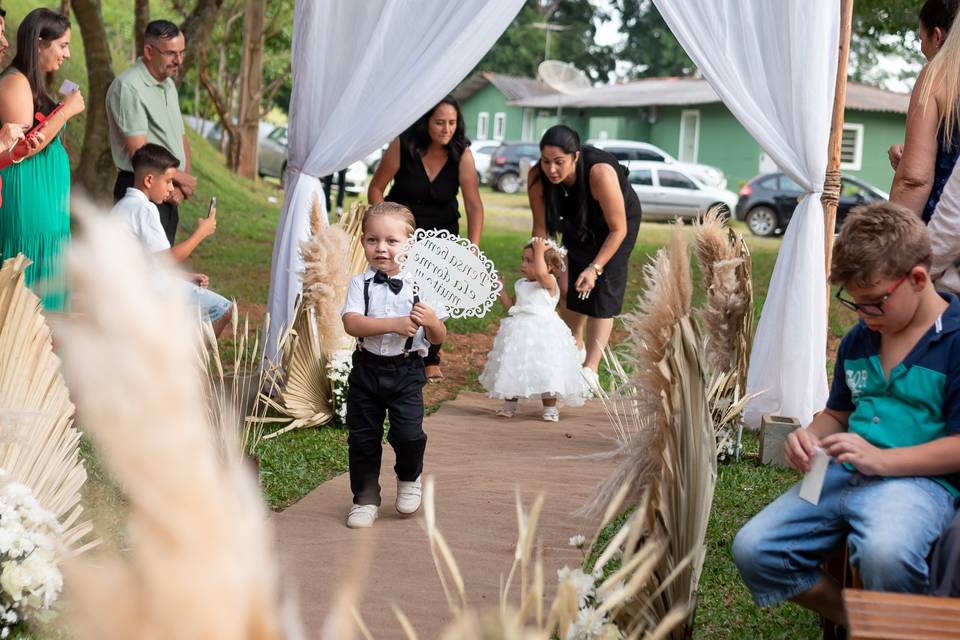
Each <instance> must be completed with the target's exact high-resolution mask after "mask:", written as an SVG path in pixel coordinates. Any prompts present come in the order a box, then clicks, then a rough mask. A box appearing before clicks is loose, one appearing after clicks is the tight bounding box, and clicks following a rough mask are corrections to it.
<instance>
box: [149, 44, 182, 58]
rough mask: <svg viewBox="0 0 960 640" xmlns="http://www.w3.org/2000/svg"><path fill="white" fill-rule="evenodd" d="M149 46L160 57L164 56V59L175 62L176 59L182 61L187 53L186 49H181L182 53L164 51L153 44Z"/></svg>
mask: <svg viewBox="0 0 960 640" xmlns="http://www.w3.org/2000/svg"><path fill="white" fill-rule="evenodd" d="M147 46H148V47H150V48H151V49H153V50H154V51H156V52H157V53H159V54H160V55H162V56H163V57H164V58H167V59H168V60H174V59H176V58H181V59H182V58H183V56H184V54H185V53H186V49H181V50H180V51H164V50H163V49H158V48H157V47H155V46H153V45H152V44H148V45H147Z"/></svg>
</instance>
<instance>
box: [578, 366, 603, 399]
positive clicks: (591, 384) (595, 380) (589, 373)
mask: <svg viewBox="0 0 960 640" xmlns="http://www.w3.org/2000/svg"><path fill="white" fill-rule="evenodd" d="M581 372H582V375H583V379H584V380H585V381H586V383H587V389H589V390H590V391H591V392H592V393H593V395H595V396H599V395H600V376H598V375H597V372H596V371H594V370H593V369H591V368H590V367H583V368H582V369H581Z"/></svg>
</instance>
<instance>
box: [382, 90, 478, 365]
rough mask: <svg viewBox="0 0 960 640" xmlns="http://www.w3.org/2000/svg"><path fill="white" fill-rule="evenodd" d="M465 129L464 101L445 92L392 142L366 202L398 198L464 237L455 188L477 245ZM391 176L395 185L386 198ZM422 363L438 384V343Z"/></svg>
mask: <svg viewBox="0 0 960 640" xmlns="http://www.w3.org/2000/svg"><path fill="white" fill-rule="evenodd" d="M465 130H466V127H465V125H464V123H463V114H462V113H461V112H460V105H459V104H458V103H457V101H456V100H455V99H454V98H453V96H447V97H446V98H444V99H443V100H441V101H440V103H439V104H438V105H437V106H435V107H434V108H433V109H431V110H430V111H429V112H428V113H425V114H424V115H423V116H422V117H421V118H420V119H419V120H417V121H416V122H414V123H413V125H412V126H411V127H410V128H409V129H407V130H406V131H404V132H403V133H401V134H400V137H398V138H396V139H395V140H393V142H391V143H390V146H389V147H387V150H386V152H385V153H384V154H383V159H382V160H381V161H380V165H379V166H378V167H377V171H376V172H375V173H374V174H373V179H371V180H370V186H369V188H368V189H367V201H368V202H369V203H370V204H377V203H380V202H383V201H384V200H388V201H390V202H397V203H399V204H402V205H405V206H406V207H407V208H409V209H410V211H412V212H413V217H414V219H415V220H416V223H417V227H418V228H422V229H446V230H447V231H449V232H450V233H452V234H454V235H460V207H459V204H458V203H457V192H462V193H463V204H464V208H465V209H466V211H467V238H468V239H469V240H470V242H472V243H474V244H476V245H479V244H480V233H481V232H482V231H483V202H481V200H480V185H479V184H478V182H477V165H476V164H475V163H474V161H473V153H472V152H471V151H470V149H469V146H470V141H469V140H468V139H467V136H466V133H465ZM390 180H393V188H391V189H390V193H388V194H386V197H385V196H384V191H385V190H386V188H387V184H388V183H389V182H390ZM423 363H424V365H426V371H425V373H426V375H427V380H428V381H430V382H438V381H439V380H440V379H441V378H442V377H443V374H442V373H441V371H440V348H439V347H436V348H433V349H431V350H430V354H429V355H428V356H427V357H426V358H424V361H423Z"/></svg>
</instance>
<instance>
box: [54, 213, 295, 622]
mask: <svg viewBox="0 0 960 640" xmlns="http://www.w3.org/2000/svg"><path fill="white" fill-rule="evenodd" d="M77 209H78V210H77V213H78V214H79V220H80V222H81V228H82V233H81V234H80V236H79V237H78V238H76V240H75V242H74V246H73V249H72V251H71V257H70V265H71V273H72V276H73V279H74V290H75V291H77V292H78V296H77V299H78V300H82V302H83V306H82V308H81V309H79V311H80V312H81V314H80V318H79V319H78V320H76V321H75V322H73V323H71V324H70V325H68V326H67V327H66V329H65V334H64V354H65V365H66V373H67V377H68V380H69V381H70V383H71V385H72V386H71V388H72V389H73V391H74V393H75V397H76V399H77V404H78V406H79V407H80V411H81V412H82V414H83V416H84V425H85V427H86V428H87V430H88V431H89V433H90V435H91V437H92V438H93V440H94V443H95V444H96V446H97V447H98V449H99V451H100V453H101V455H102V457H103V459H104V461H105V463H106V465H107V467H108V468H109V469H110V471H111V472H112V474H113V476H114V477H115V478H116V480H117V483H118V484H119V486H120V488H121V489H122V491H123V492H124V493H125V495H126V497H127V499H128V501H129V515H128V520H127V523H126V524H127V530H128V532H129V544H130V549H129V551H128V552H126V553H124V554H123V555H120V554H118V553H116V552H104V553H101V554H97V555H96V556H95V557H90V558H89V559H77V560H74V561H72V562H70V563H68V564H67V565H66V567H65V570H66V574H67V580H66V584H67V588H68V591H67V597H68V598H69V601H70V604H71V616H70V618H69V622H70V623H71V624H70V627H71V632H72V634H73V635H74V636H75V637H77V638H81V639H83V638H97V639H98V640H113V639H117V640H119V639H121V638H122V639H124V640H129V639H131V638H134V639H135V638H165V639H180V638H183V639H193V638H196V639H201V638H202V639H204V640H221V639H222V640H238V639H241V638H242V639H252V638H262V639H265V640H266V639H272V638H278V637H280V632H281V624H280V620H279V616H278V614H277V611H279V610H280V607H279V603H278V601H277V597H276V580H277V577H276V575H275V570H274V560H273V558H274V556H273V553H272V550H271V546H270V543H269V539H270V536H269V531H268V526H267V521H266V516H265V511H264V509H263V505H262V503H261V501H260V498H259V495H258V490H257V488H256V486H255V484H254V482H253V478H252V474H250V472H249V471H248V470H246V469H244V468H242V467H241V466H240V464H239V463H237V462H231V461H230V459H229V457H228V459H227V460H226V461H224V460H223V459H222V457H221V456H219V455H218V451H217V448H216V445H215V442H214V440H215V439H214V436H213V432H214V429H213V428H212V427H211V425H209V424H207V422H206V419H205V416H206V410H205V407H204V399H203V389H204V382H203V375H204V374H203V372H202V371H201V368H200V366H199V363H198V360H197V358H196V352H195V348H196V347H195V340H196V339H197V338H196V336H197V332H196V331H195V329H194V326H193V323H194V322H195V319H194V318H193V317H192V316H191V314H190V312H189V311H188V310H187V309H186V307H185V305H184V302H183V301H182V300H181V299H180V296H179V295H178V293H179V290H178V288H177V287H174V286H170V285H168V284H162V283H161V279H162V278H169V277H170V276H169V274H168V273H167V270H166V269H165V268H164V267H163V266H162V265H159V264H157V263H155V262H153V261H149V260H148V257H147V255H146V254H145V252H144V251H143V249H142V248H141V247H140V246H139V245H138V244H137V243H136V242H135V240H134V239H133V238H131V237H130V236H129V234H127V233H126V232H125V230H123V229H121V227H120V226H119V225H118V224H117V223H116V222H115V221H113V220H110V219H107V218H105V217H104V216H102V215H99V213H98V212H92V211H90V210H89V209H88V208H87V207H77Z"/></svg>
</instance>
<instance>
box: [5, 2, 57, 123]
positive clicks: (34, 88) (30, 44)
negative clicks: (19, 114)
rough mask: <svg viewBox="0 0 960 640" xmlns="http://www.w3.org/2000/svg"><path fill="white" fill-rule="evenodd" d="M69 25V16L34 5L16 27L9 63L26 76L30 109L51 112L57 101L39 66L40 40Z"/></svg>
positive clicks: (49, 37) (52, 36) (51, 37)
mask: <svg viewBox="0 0 960 640" xmlns="http://www.w3.org/2000/svg"><path fill="white" fill-rule="evenodd" d="M69 28H70V19H69V18H67V17H66V16H64V15H61V14H59V13H56V12H55V11H51V10H50V9H34V10H33V11H31V12H30V13H28V14H27V15H26V17H25V18H24V19H23V22H21V23H20V27H19V28H18V29H17V55H16V56H15V57H14V59H13V62H11V63H10V66H11V67H13V68H14V69H17V70H18V71H20V72H21V73H22V74H23V75H25V76H27V80H29V81H30V91H31V92H32V93H33V110H34V111H39V112H40V113H43V114H48V113H50V112H51V111H52V110H53V108H54V107H55V106H57V103H56V101H55V100H54V99H53V98H51V97H50V94H48V93H47V87H46V84H47V79H46V77H45V76H46V74H44V72H43V70H42V69H40V47H41V46H43V45H42V44H41V40H43V41H45V42H46V46H50V44H49V43H50V42H52V41H54V40H56V39H57V38H60V37H62V36H63V34H64V33H66V32H67V30H68V29H69Z"/></svg>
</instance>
